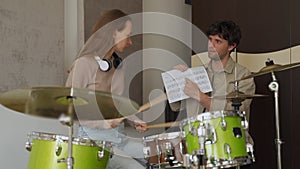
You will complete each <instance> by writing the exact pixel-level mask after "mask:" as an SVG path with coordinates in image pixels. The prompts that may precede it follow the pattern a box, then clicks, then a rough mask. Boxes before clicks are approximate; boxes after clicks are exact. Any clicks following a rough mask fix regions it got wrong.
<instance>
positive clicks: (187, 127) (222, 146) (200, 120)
mask: <svg viewBox="0 0 300 169" xmlns="http://www.w3.org/2000/svg"><path fill="white" fill-rule="evenodd" d="M297 66H300V62H297V63H293V64H288V65H278V64H274V63H273V61H270V60H268V61H267V62H266V67H264V68H262V69H261V70H260V71H259V72H257V73H253V74H251V75H249V76H246V77H243V78H242V79H239V80H235V81H233V82H230V83H233V84H234V85H235V86H234V89H235V90H234V91H233V92H231V93H229V94H227V95H225V96H214V97H213V99H226V100H228V101H230V102H231V103H232V106H233V110H222V111H213V112H205V113H202V114H199V115H197V116H195V117H189V118H187V119H184V120H182V121H181V122H171V123H165V125H163V124H160V125H157V124H156V125H153V126H148V127H149V128H154V127H172V126H179V129H180V131H178V132H173V133H163V134H159V135H152V136H146V137H143V141H144V155H145V159H147V160H148V165H147V166H148V168H192V169H194V168H197V169H199V168H212V169H216V168H231V167H236V168H240V166H243V165H248V164H251V163H253V162H255V156H254V148H253V144H252V143H250V141H248V140H247V138H246V137H250V136H249V133H248V131H247V129H248V125H247V124H248V122H247V120H246V113H245V112H244V111H240V110H239V107H240V106H241V104H242V102H243V101H244V100H246V99H253V98H259V97H266V96H267V95H262V94H254V95H248V94H244V93H242V92H240V91H239V90H238V82H240V81H242V80H246V79H250V78H253V77H256V76H260V75H264V74H268V73H270V74H271V75H272V79H273V81H272V82H271V83H270V85H269V89H270V90H271V91H273V92H274V97H275V120H276V133H277V135H276V137H277V138H276V139H275V143H276V144H277V147H276V150H277V164H278V168H279V169H281V152H280V145H281V144H282V141H281V140H280V131H279V108H278V105H279V103H278V81H277V79H276V77H275V73H274V72H277V71H282V70H286V69H290V68H294V67H297Z"/></svg>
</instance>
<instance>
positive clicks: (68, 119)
mask: <svg viewBox="0 0 300 169" xmlns="http://www.w3.org/2000/svg"><path fill="white" fill-rule="evenodd" d="M67 99H68V116H67V117H66V116H64V115H62V116H61V117H60V118H59V120H60V122H61V123H62V124H64V125H67V126H68V130H69V133H68V157H67V158H62V159H59V160H57V162H58V163H61V162H64V163H66V164H67V169H73V165H74V158H73V156H72V154H73V152H72V151H73V149H72V148H73V147H72V142H73V123H74V116H73V110H74V107H73V101H74V99H75V97H73V96H67Z"/></svg>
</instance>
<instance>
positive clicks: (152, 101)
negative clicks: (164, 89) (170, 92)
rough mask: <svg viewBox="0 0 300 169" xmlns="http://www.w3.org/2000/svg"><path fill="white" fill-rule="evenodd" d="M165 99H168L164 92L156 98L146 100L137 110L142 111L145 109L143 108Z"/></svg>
mask: <svg viewBox="0 0 300 169" xmlns="http://www.w3.org/2000/svg"><path fill="white" fill-rule="evenodd" d="M167 99H168V98H167V95H166V94H165V93H164V94H162V95H160V96H158V97H157V98H155V99H153V100H151V101H150V102H148V103H146V104H144V105H142V106H141V107H140V108H139V110H138V112H143V111H145V110H148V109H149V108H150V107H151V106H154V105H156V104H158V103H161V102H163V101H165V100H167Z"/></svg>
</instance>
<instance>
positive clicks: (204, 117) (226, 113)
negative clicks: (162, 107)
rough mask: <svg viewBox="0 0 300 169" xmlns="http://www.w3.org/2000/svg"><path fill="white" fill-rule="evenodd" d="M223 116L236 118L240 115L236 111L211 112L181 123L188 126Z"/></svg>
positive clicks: (189, 118)
mask: <svg viewBox="0 0 300 169" xmlns="http://www.w3.org/2000/svg"><path fill="white" fill-rule="evenodd" d="M222 114H223V115H222ZM222 116H225V117H235V116H238V115H237V113H235V111H234V110H217V111H209V112H204V113H201V114H198V115H195V116H191V117H188V118H186V119H184V120H183V121H182V122H181V123H182V125H183V126H184V125H186V124H189V123H193V122H196V121H205V120H211V119H216V118H220V117H222Z"/></svg>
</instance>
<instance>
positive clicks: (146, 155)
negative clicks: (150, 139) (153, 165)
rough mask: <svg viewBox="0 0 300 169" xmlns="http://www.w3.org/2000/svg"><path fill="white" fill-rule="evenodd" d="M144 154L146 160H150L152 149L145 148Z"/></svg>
mask: <svg viewBox="0 0 300 169" xmlns="http://www.w3.org/2000/svg"><path fill="white" fill-rule="evenodd" d="M143 152H144V157H145V159H146V160H148V159H149V157H150V147H149V146H147V147H146V146H145V147H144V148H143Z"/></svg>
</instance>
